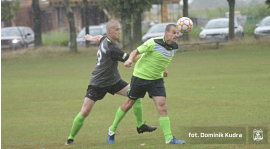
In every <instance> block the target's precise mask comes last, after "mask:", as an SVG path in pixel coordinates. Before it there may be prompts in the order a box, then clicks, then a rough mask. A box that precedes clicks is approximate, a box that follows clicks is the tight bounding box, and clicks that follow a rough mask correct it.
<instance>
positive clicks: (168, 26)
mask: <svg viewBox="0 0 270 149" xmlns="http://www.w3.org/2000/svg"><path fill="white" fill-rule="evenodd" d="M172 26H174V27H176V25H175V24H168V25H167V26H166V29H165V31H167V32H170V30H171V27H172Z"/></svg>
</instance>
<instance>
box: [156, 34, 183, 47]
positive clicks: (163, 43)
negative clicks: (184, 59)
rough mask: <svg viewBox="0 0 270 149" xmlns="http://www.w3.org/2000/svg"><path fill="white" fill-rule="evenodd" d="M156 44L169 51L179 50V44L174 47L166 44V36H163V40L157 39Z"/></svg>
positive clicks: (174, 44)
mask: <svg viewBox="0 0 270 149" xmlns="http://www.w3.org/2000/svg"><path fill="white" fill-rule="evenodd" d="M155 42H156V43H157V44H159V45H161V46H163V47H164V48H166V49H167V50H169V51H170V50H175V49H178V44H177V43H173V44H172V45H169V44H167V43H166V42H165V36H163V38H162V39H155Z"/></svg>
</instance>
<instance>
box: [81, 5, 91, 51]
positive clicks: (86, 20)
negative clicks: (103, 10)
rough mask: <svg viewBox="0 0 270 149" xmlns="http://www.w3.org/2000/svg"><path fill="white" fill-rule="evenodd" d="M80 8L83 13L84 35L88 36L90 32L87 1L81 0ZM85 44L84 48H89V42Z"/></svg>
mask: <svg viewBox="0 0 270 149" xmlns="http://www.w3.org/2000/svg"><path fill="white" fill-rule="evenodd" d="M82 8H83V13H84V18H83V19H84V27H85V35H86V34H89V35H90V31H89V6H88V2H87V0H83V4H82ZM85 42H86V47H89V45H90V42H89V41H87V40H86V41H85Z"/></svg>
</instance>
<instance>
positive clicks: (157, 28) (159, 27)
mask: <svg viewBox="0 0 270 149" xmlns="http://www.w3.org/2000/svg"><path fill="white" fill-rule="evenodd" d="M168 24H175V23H160V24H155V25H153V26H152V27H151V28H150V29H149V30H148V31H147V32H146V33H145V35H144V36H143V37H142V42H145V41H146V40H148V39H150V38H153V37H159V36H164V33H165V28H166V26H167V25H168ZM182 35H183V34H182V33H179V40H181V39H182Z"/></svg>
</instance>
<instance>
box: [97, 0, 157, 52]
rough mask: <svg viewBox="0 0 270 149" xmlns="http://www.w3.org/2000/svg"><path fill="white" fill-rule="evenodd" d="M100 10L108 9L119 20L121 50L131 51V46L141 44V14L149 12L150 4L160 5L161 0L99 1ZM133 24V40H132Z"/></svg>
mask: <svg viewBox="0 0 270 149" xmlns="http://www.w3.org/2000/svg"><path fill="white" fill-rule="evenodd" d="M98 2H99V5H100V7H101V9H104V8H110V13H112V14H114V15H115V16H116V17H119V18H121V25H122V35H123V38H122V44H123V49H131V50H133V45H137V44H140V43H141V40H142V39H141V37H142V31H141V28H142V26H141V14H142V13H143V11H145V10H149V9H150V8H151V7H152V4H160V3H161V2H162V0H147V1H146V0H128V1H127V0H99V1H98ZM132 22H133V40H132V35H131V31H132V28H131V26H132Z"/></svg>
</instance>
